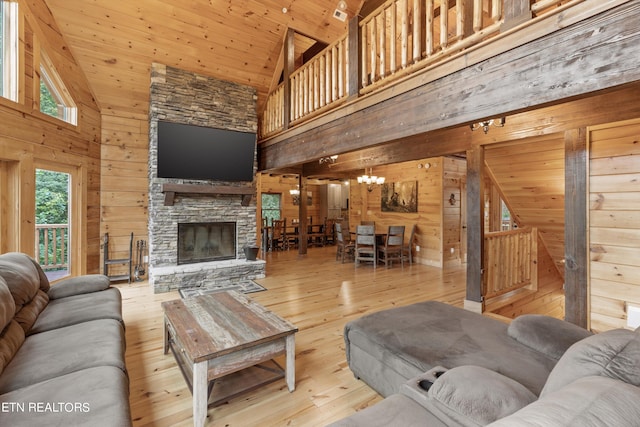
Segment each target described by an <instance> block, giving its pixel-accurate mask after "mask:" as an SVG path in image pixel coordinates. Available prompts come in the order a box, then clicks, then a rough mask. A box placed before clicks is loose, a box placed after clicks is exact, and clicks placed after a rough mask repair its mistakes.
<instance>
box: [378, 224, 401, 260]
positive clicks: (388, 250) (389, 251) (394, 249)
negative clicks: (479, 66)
mask: <svg viewBox="0 0 640 427" xmlns="http://www.w3.org/2000/svg"><path fill="white" fill-rule="evenodd" d="M403 249H404V225H390V226H389V228H388V230H387V235H386V236H385V239H384V245H383V246H381V247H380V249H379V250H378V252H379V259H380V262H383V263H384V264H385V265H386V266H387V268H388V267H390V266H391V265H393V261H400V264H401V265H402V266H403V267H404V257H403V256H402V250H403Z"/></svg>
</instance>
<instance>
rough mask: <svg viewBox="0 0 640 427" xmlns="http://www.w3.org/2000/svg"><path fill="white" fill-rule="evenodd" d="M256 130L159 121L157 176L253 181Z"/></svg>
mask: <svg viewBox="0 0 640 427" xmlns="http://www.w3.org/2000/svg"><path fill="white" fill-rule="evenodd" d="M255 149H256V134H255V133H252V132H238V131H231V130H224V129H216V128H209V127H202V126H195V125H185V124H179V123H171V122H165V121H158V178H182V179H201V180H215V181H253V164H254V156H255Z"/></svg>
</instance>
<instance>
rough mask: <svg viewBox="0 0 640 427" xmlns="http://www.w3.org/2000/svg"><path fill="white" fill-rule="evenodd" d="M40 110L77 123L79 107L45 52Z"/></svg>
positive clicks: (41, 66) (41, 74)
mask: <svg viewBox="0 0 640 427" xmlns="http://www.w3.org/2000/svg"><path fill="white" fill-rule="evenodd" d="M40 58H41V61H40V111H41V112H42V113H44V114H48V115H49V116H52V117H56V118H58V119H60V120H64V121H65V122H67V123H71V124H72V125H76V124H77V120H78V108H77V107H76V104H75V102H74V101H73V98H71V95H70V94H69V92H68V91H67V88H66V87H65V85H64V83H63V82H62V79H61V78H60V76H59V75H58V73H57V72H56V70H55V69H54V68H53V65H52V64H51V61H50V60H49V58H48V57H47V55H46V54H45V53H44V52H41V54H40Z"/></svg>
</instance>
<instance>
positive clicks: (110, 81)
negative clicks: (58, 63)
mask: <svg viewBox="0 0 640 427" xmlns="http://www.w3.org/2000/svg"><path fill="white" fill-rule="evenodd" d="M45 2H46V3H47V5H48V7H49V8H50V10H51V12H52V14H53V16H54V18H55V20H56V22H57V24H58V26H59V28H60V31H61V32H62V35H63V37H64V39H65V41H66V43H67V44H68V46H69V49H70V50H71V52H72V54H73V56H74V57H75V59H76V61H78V63H79V64H80V66H81V68H82V69H83V71H84V73H85V74H86V76H87V79H88V80H89V83H90V85H91V88H92V90H93V93H94V96H95V98H96V101H97V102H98V105H99V106H100V108H101V110H102V112H103V114H109V115H117V116H123V117H135V118H141V119H146V118H147V117H148V105H149V83H150V66H151V63H153V62H158V63H162V64H166V65H169V66H173V67H177V68H181V69H183V70H188V71H192V72H195V73H199V74H204V75H208V76H212V77H216V78H220V79H223V80H227V81H233V82H237V83H241V84H245V85H249V86H252V87H255V88H256V89H257V91H258V104H259V110H260V105H261V103H262V102H263V101H264V99H265V97H266V94H267V93H268V91H269V88H270V87H271V86H273V85H274V84H277V80H278V78H279V76H280V73H281V72H280V70H281V63H282V58H281V51H282V42H283V39H284V35H285V33H286V30H287V28H292V29H293V30H295V31H296V32H297V33H299V34H300V35H299V36H298V37H296V54H300V55H301V54H302V53H303V52H304V51H306V50H307V49H308V48H309V47H310V46H311V45H312V44H313V43H315V41H320V42H323V43H330V42H332V41H334V40H336V39H337V38H338V37H340V36H342V35H344V34H345V33H346V32H347V24H348V21H347V22H342V21H340V20H338V19H336V18H334V17H333V14H334V11H335V10H336V7H337V5H338V0H327V1H324V0H286V1H276V0H185V1H181V2H176V1H174V0H135V1H113V0H93V1H83V0H45ZM346 3H347V9H346V12H347V14H348V17H349V18H351V17H353V16H354V15H355V14H356V13H357V11H359V10H360V9H361V7H362V4H363V3H364V0H347V1H346ZM283 8H286V10H287V12H286V13H284V12H283ZM274 82H275V83H274Z"/></svg>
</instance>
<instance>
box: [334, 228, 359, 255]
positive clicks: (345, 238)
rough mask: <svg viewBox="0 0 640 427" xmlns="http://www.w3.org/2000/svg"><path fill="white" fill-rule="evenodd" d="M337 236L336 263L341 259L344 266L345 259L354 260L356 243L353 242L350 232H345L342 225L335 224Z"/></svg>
mask: <svg viewBox="0 0 640 427" xmlns="http://www.w3.org/2000/svg"><path fill="white" fill-rule="evenodd" d="M335 236H336V261H337V260H338V259H340V260H341V261H342V263H343V264H344V259H345V258H349V259H353V257H354V250H355V243H354V242H352V241H351V235H350V234H349V230H348V229H347V230H344V229H343V228H342V224H341V223H339V222H336V223H335Z"/></svg>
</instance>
